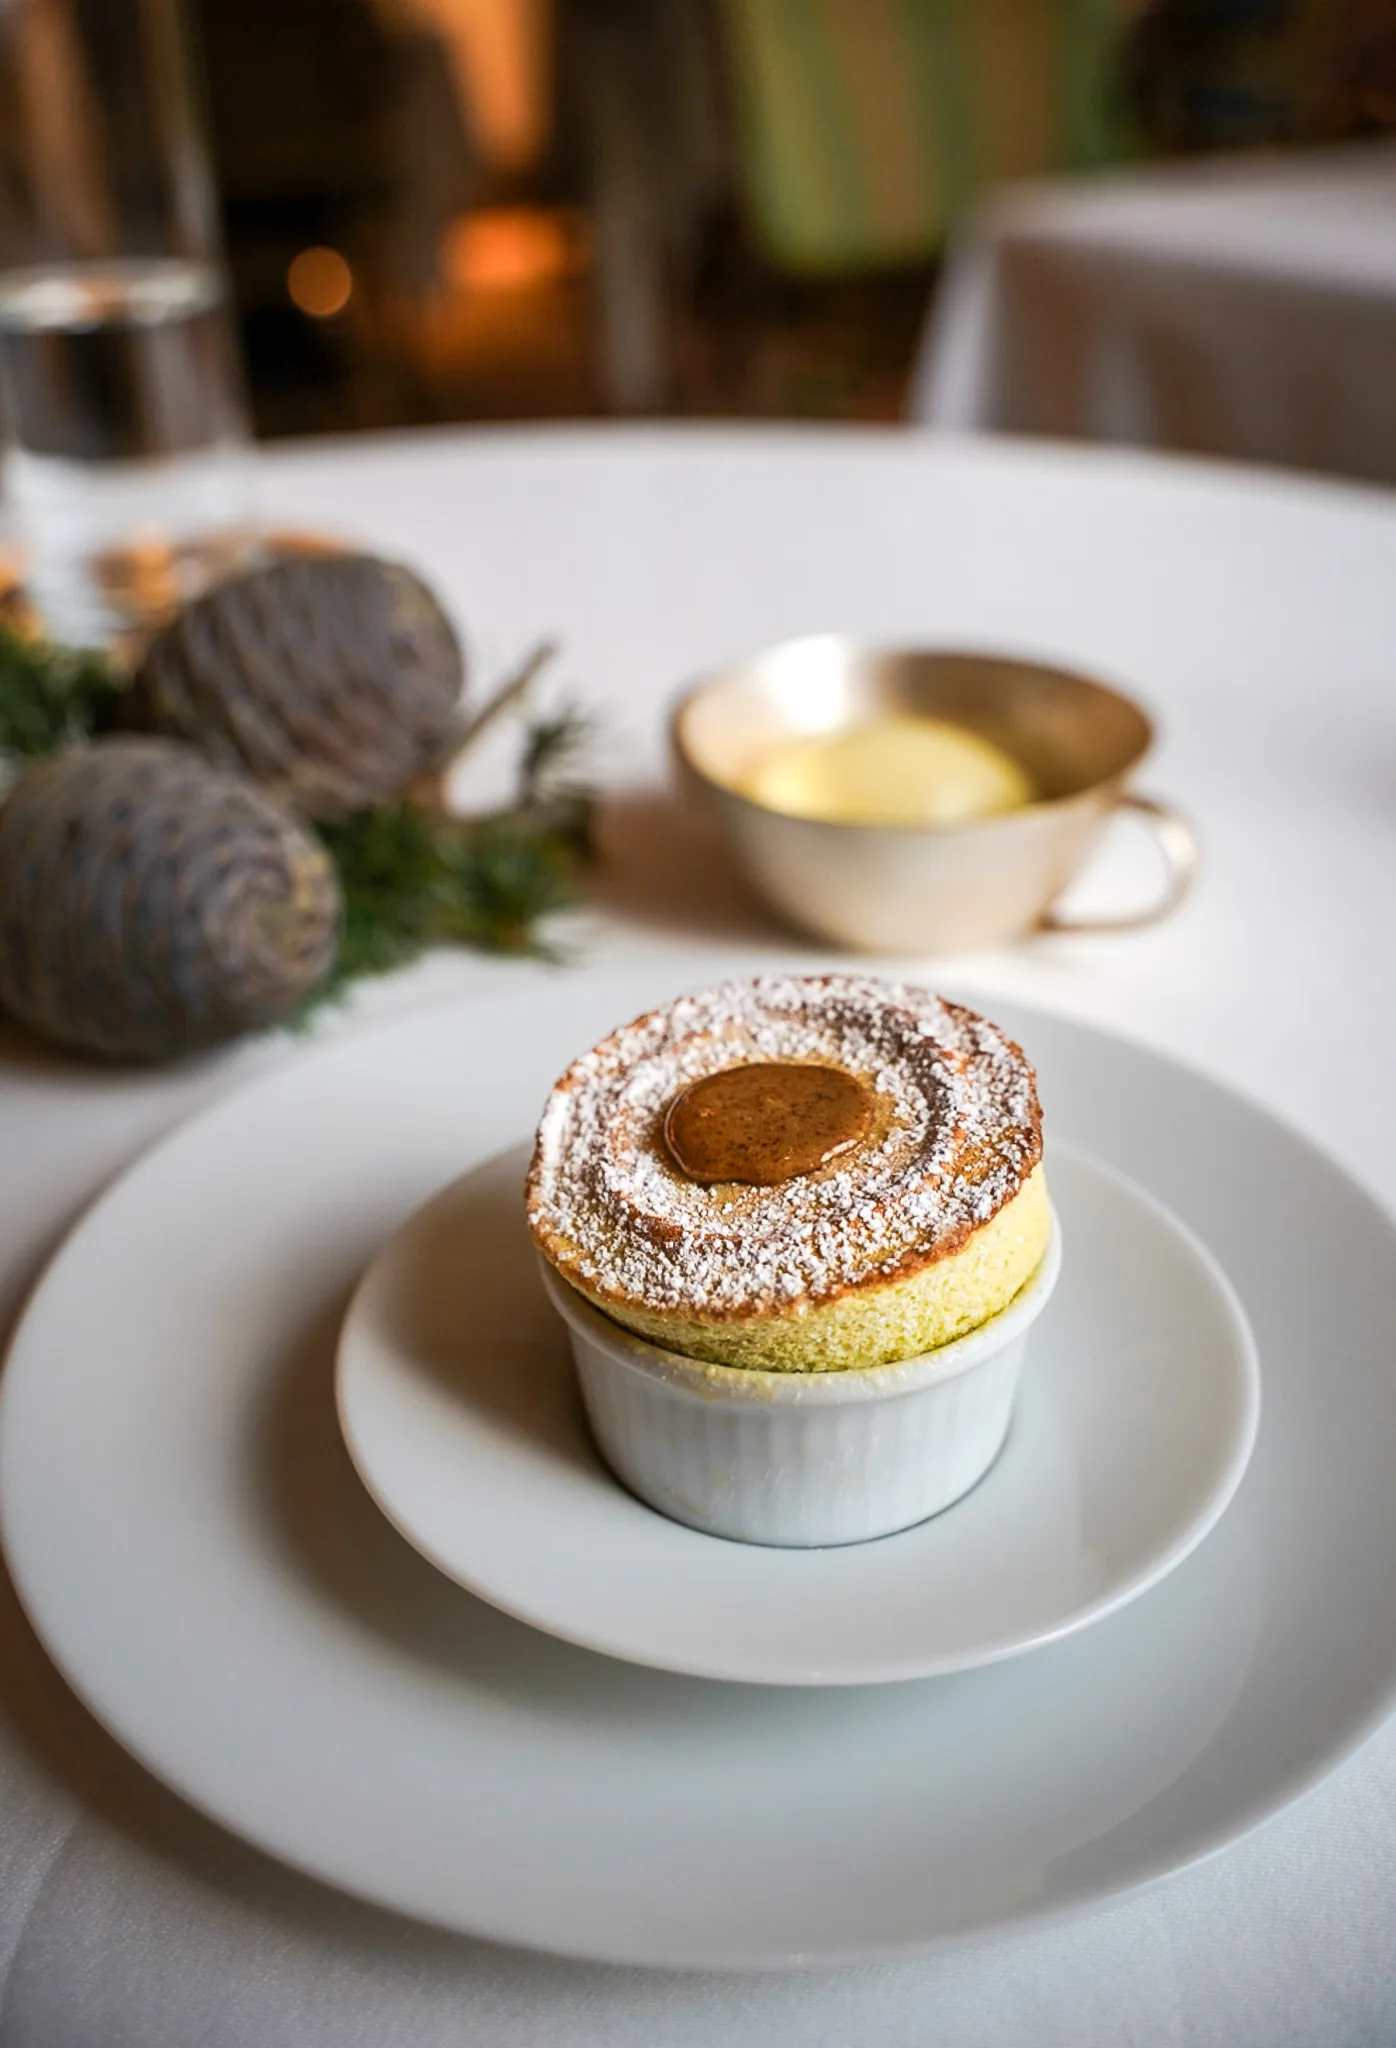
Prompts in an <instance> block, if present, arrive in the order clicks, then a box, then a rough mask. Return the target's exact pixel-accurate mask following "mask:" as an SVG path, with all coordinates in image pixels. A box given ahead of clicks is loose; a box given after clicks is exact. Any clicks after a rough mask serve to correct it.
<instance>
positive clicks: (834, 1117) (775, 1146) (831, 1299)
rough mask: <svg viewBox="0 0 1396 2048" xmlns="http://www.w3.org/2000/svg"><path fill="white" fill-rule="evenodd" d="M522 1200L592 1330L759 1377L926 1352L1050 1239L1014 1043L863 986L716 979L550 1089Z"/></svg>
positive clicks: (1029, 1098) (1002, 1300)
mask: <svg viewBox="0 0 1396 2048" xmlns="http://www.w3.org/2000/svg"><path fill="white" fill-rule="evenodd" d="M527 1205H528V1220H529V1226H530V1229H531V1230H532V1233H533V1237H534V1240H535V1242H536V1244H537V1245H538V1248H539V1250H540V1251H541V1252H542V1254H543V1256H544V1257H545V1258H546V1259H547V1260H548V1261H549V1262H550V1263H551V1265H552V1266H553V1267H554V1268H555V1270H556V1271H557V1272H558V1273H559V1274H560V1275H561V1277H562V1278H563V1279H564V1280H566V1281H567V1282H568V1283H569V1284H570V1285H571V1286H572V1287H574V1288H576V1289H577V1291H578V1292H579V1293H580V1294H582V1295H583V1296H585V1297H586V1299H587V1300H588V1301H590V1302H591V1303H592V1304H593V1305H594V1306H595V1307H596V1308H598V1309H600V1310H601V1311H602V1312H603V1313H604V1314H605V1315H607V1316H610V1317H611V1318H613V1319H614V1321H616V1322H617V1323H620V1324H622V1325H623V1326H624V1327H625V1328H626V1329H628V1330H632V1331H635V1332H636V1333H638V1334H639V1335H640V1336H642V1337H645V1338H647V1339H649V1341H650V1342H652V1343H654V1344H657V1345H660V1346H662V1347H663V1348H664V1349H665V1350H668V1351H676V1352H680V1353H683V1354H685V1355H686V1356H688V1357H690V1358H697V1359H704V1360H707V1361H709V1362H710V1363H713V1364H717V1365H730V1366H741V1367H748V1368H755V1369H758V1370H764V1371H787V1372H834V1371H842V1370H849V1369H854V1368H859V1367H866V1366H874V1365H883V1364H887V1363H890V1362H892V1361H894V1360H898V1359H907V1358H915V1357H919V1356H920V1355H922V1354H923V1353H925V1352H927V1351H931V1350H934V1349H935V1348H936V1347H937V1346H939V1345H941V1344H945V1343H948V1342H949V1341H950V1340H951V1339H952V1338H955V1337H960V1336H963V1335H965V1334H966V1333H967V1332H968V1331H970V1330H972V1329H975V1328H977V1327H978V1326H979V1325H980V1324H981V1323H985V1322H987V1321H988V1320H989V1318H990V1317H992V1316H995V1315H997V1314H998V1313H999V1311H1000V1310H1001V1309H1003V1308H1006V1307H1007V1305H1008V1304H1009V1302H1010V1301H1012V1299H1013V1297H1014V1296H1015V1295H1016V1294H1017V1293H1018V1291H1019V1289H1020V1288H1022V1287H1023V1286H1024V1284H1025V1283H1026V1282H1027V1280H1028V1279H1029V1278H1030V1277H1031V1275H1032V1274H1033V1273H1034V1272H1035V1271H1036V1269H1037V1267H1038V1265H1039V1264H1040V1262H1041V1260H1042V1257H1043V1254H1044V1252H1045V1251H1046V1248H1047V1244H1048V1240H1049V1237H1050V1234H1051V1212H1050V1207H1049V1204H1048V1198H1047V1187H1046V1182H1045V1179H1044V1175H1043V1170H1042V1119H1041V1111H1040V1108H1039V1105H1038V1099H1037V1086H1036V1080H1035V1077H1034V1074H1033V1070H1032V1068H1031V1066H1030V1065H1029V1064H1028V1061H1027V1060H1026V1058H1025V1057H1024V1055H1023V1053H1022V1052H1021V1051H1020V1049H1019V1048H1018V1046H1016V1045H1015V1044H1014V1043H1013V1041H1012V1039H1010V1038H1008V1037H1007V1036H1006V1035H1005V1034H1004V1033H1003V1032H1002V1031H1000V1030H999V1029H998V1028H997V1026H996V1025H994V1024H991V1023H989V1022H988V1021H987V1019H985V1018H983V1017H980V1016H977V1015H976V1014H975V1013H974V1012H973V1011H972V1010H967V1009H964V1008H962V1007H961V1006H960V1005H959V1004H957V1003H950V1002H945V1001H943V1000H942V999H941V998H940V997H938V996H935V995H932V994H930V993H929V992H928V991H927V990H925V989H921V988H916V987H911V986H907V985H902V984H897V983H888V982H883V981H878V980H874V979H873V978H872V977H870V976H863V975H821V976H815V977H808V978H794V977H792V978H779V977H766V978H762V979H760V980H757V981H750V982H732V983H727V984H725V985H723V986H722V987H720V988H714V989H709V990H706V991H704V992H702V993H700V994H698V995H689V996H681V997H680V998H679V999H678V1001H676V1002H673V1003H670V1004H668V1005H667V1006H666V1007H665V1008H663V1009H660V1010H652V1011H650V1012H649V1013H648V1014H647V1015H645V1016H643V1017H637V1018H636V1019H635V1021H634V1022H633V1023H630V1024H625V1025H623V1026H622V1027H621V1028H620V1029H619V1030H618V1031H614V1032H612V1033H611V1035H610V1036H609V1037H608V1038H604V1039H602V1041H601V1043H600V1044H599V1045H597V1046H595V1047H594V1048H593V1049H592V1050H591V1051H590V1052H588V1053H584V1054H583V1055H582V1057H581V1058H580V1059H578V1060H576V1061H574V1062H573V1064H572V1065H571V1066H570V1067H569V1068H568V1069H567V1072H566V1073H565V1074H564V1075H563V1076H562V1078H561V1079H560V1080H559V1082H558V1083H557V1085H556V1087H555V1088H554V1089H553V1091H552V1094H551V1095H550V1096H549V1098H548V1102H547V1106H546V1108H545V1109H544V1112H543V1118H542V1122H541V1124H540V1125H539V1129H538V1139H537V1144H536V1147H535V1150H534V1155H533V1164H532V1167H531V1169H530V1172H529V1177H528V1188H527Z"/></svg>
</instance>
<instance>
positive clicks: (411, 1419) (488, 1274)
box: [337, 1145, 1260, 1685]
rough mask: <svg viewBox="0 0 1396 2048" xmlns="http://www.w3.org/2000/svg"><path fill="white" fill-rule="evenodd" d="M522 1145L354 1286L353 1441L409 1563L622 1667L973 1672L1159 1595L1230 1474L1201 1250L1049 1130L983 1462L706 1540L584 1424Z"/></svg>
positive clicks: (1215, 1510)
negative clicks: (907, 1506)
mask: <svg viewBox="0 0 1396 2048" xmlns="http://www.w3.org/2000/svg"><path fill="white" fill-rule="evenodd" d="M527 1156H528V1155H527V1148H524V1147H521V1148H518V1149H516V1150H514V1151H511V1152H508V1153H505V1154H503V1155H501V1156H500V1157H498V1158H496V1159H494V1160H491V1161H490V1162H489V1163H488V1164H487V1165H485V1166H482V1167H480V1168H478V1169H477V1170H476V1171H475V1172H473V1173H471V1174H468V1175H467V1176H466V1177H465V1178H464V1179H463V1180H461V1181H458V1182H457V1183H456V1184H455V1185H454V1186H453V1187H451V1188H448V1189H447V1190H446V1191H445V1193H444V1194H442V1195H440V1196H438V1197H437V1198H436V1200H435V1201H433V1202H431V1203H430V1204H429V1205H428V1206H427V1207H426V1208H424V1209H422V1210H421V1211H419V1212H418V1214H417V1215H416V1216H415V1217H413V1218H412V1220H411V1221H410V1222H409V1223H408V1224H406V1226H405V1227H404V1228H403V1229H402V1230H401V1231H400V1232H399V1233H398V1234H397V1235H396V1236H395V1237H394V1238H392V1239H391V1241H390V1242H389V1243H388V1244H387V1245H386V1246H385V1248H384V1249H383V1250H382V1251H381V1252H380V1254H379V1256H378V1257H377V1259H376V1260H375V1261H374V1263H373V1265H372V1266H371V1268H370V1269H369V1272H368V1273H367V1275H366V1277H365V1279H364V1280H363V1282H362V1284H361V1286H360V1287H359V1289H358V1292H357V1294H356V1295H355V1297H354V1301H353V1303H352V1306H351V1308H350V1311H349V1314H348V1317H347V1320H346V1322H345V1326H344V1331H343V1335H342V1338H341V1342H340V1349H339V1360H338V1371H337V1394H338V1404H339V1415H340V1423H341V1427H342V1429H343V1432H344V1437H345V1441H346V1443H347V1444H348V1447H349V1451H350V1454H351V1456H352V1458H353V1460H354V1463H355V1465H356V1466H357V1468H358V1471H359V1474H360V1476H361V1477H362V1479H363V1481H364V1483H365V1485H366V1486H367V1487H368V1489H369V1492H370V1493H371V1494H372V1495H373V1497H374V1499H375V1500H376V1501H377V1502H378V1504H379V1506H380V1507H381V1508H382V1510H383V1512H384V1513H385V1514H386V1515H387V1516H388V1518H389V1520H390V1521H392V1522H393V1523H394V1525H395V1526H396V1527H397V1528H398V1529H399V1530H400V1531H401V1533H402V1534H403V1535H404V1536H405V1537H406V1538H407V1539H408V1541H409V1542H410V1543H412V1544H413V1545H414V1546H415V1547H416V1548H417V1549H418V1550H419V1551H421V1553H422V1554H423V1556H425V1557H427V1558H429V1559H430V1560H431V1562H432V1563H433V1564H435V1565H437V1566H438V1567H439V1568H440V1569H441V1570H442V1571H443V1572H445V1573H446V1574H447V1575H448V1576H449V1577H451V1578H453V1579H455V1580H457V1581H458V1582H459V1583H460V1584H461V1585H463V1586H466V1587H468V1588H469V1589H470V1591H471V1592H473V1593H475V1594H478V1595H479V1597H480V1598H481V1599H483V1600H486V1601H489V1602H490V1603H491V1604H492V1605H494V1606H496V1607H499V1608H502V1609H503V1610H504V1611H505V1612H506V1613H508V1614H512V1615H515V1616H517V1617H518V1618H519V1619H521V1620H523V1621H526V1622H529V1623H531V1624H532V1625H533V1626H534V1627H536V1628H539V1629H542V1630H544V1631H546V1632H547V1633H548V1634H550V1635H554V1636H558V1637H561V1638H563V1639H564V1640H567V1641H570V1642H573V1643H579V1644H581V1645H583V1646H584V1647H585V1648H587V1649H591V1650H597V1651H601V1652H603V1653H605V1654H606V1655H609V1656H612V1657H619V1658H623V1659H625V1660H627V1661H628V1662H631V1663H636V1664H646V1665H652V1666H655V1667H658V1668H659V1669H662V1670H668V1671H678V1672H685V1673H689V1674H691V1675H694V1676H697V1677H704V1678H721V1679H737V1680H744V1681H748V1682H753V1683H760V1684H774V1685H869V1684H876V1683H880V1682H883V1681H886V1680H889V1679H904V1678H919V1677H927V1676H932V1675H935V1674H939V1673H944V1672H951V1671H962V1670H966V1669H968V1668H970V1667H972V1666H975V1665H980V1664H989V1663H993V1662H995V1661H997V1660H999V1659H1001V1658H1005V1657H1012V1656H1015V1655H1017V1654H1018V1653H1020V1652H1021V1651H1024V1650H1030V1649H1033V1648H1035V1647H1036V1646H1038V1645H1039V1644H1042V1643H1047V1642H1050V1641H1052V1640H1053V1639H1055V1638H1057V1637H1060V1636H1065V1635H1069V1634H1071V1633H1072V1632H1073V1631H1075V1630H1077V1629H1081V1628H1084V1627H1085V1626H1086V1625H1087V1624H1088V1623H1090V1622H1093V1621H1096V1620H1099V1619H1100V1617H1101V1616H1103V1615H1106V1614H1109V1613H1111V1612H1112V1611H1113V1610H1114V1609H1116V1608H1119V1607H1122V1606H1123V1605H1124V1604H1125V1603H1126V1602H1127V1601H1129V1600H1132V1599H1134V1598H1135V1597H1136V1595H1138V1594H1140V1593H1142V1592H1144V1591H1145V1590H1146V1589H1147V1588H1148V1587H1150V1586H1152V1585H1154V1584H1156V1583H1157V1582H1158V1580H1160V1579H1161V1578H1163V1577H1164V1576H1165V1574H1166V1573H1168V1572H1170V1571H1171V1570H1172V1569H1173V1568H1174V1566H1175V1565H1177V1564H1179V1563H1181V1561H1182V1559H1183V1558H1184V1557H1186V1556H1187V1554H1188V1553H1189V1551H1191V1550H1192V1549H1194V1548H1195V1546H1196V1545H1197V1544H1198V1543H1199V1542H1200V1541H1201V1540H1202V1538H1203V1537H1204V1536H1205V1535H1206V1534H1207V1532H1208V1530H1209V1529H1210V1528H1211V1527H1212V1525H1213V1524H1214V1523H1215V1521H1216V1520H1217V1518H1218V1516H1219V1515H1220V1514H1221V1512H1222V1510H1223V1509H1224V1507H1225V1506H1226V1504H1227V1502H1228V1501H1229V1500H1230V1498H1231V1496H1232V1494H1233V1493H1234V1492H1235V1490H1236V1487H1237V1485H1238V1483H1239V1481H1240V1478H1241V1475H1242V1473H1243V1471H1244V1470H1245V1466H1246V1461H1247V1459H1248V1458H1249V1456H1250V1452H1251V1447H1252V1445H1253V1443H1254V1440H1255V1432H1256V1425H1257V1420H1258V1416H1259V1398H1260V1397H1259V1375H1258V1371H1257V1366H1256V1360H1255V1350H1254V1346H1253V1344H1252V1342H1251V1338H1250V1333H1249V1330H1248V1328H1247V1325H1246V1321H1245V1318H1244V1315H1243V1313H1242V1310H1241V1308H1240V1305H1239V1303H1238V1301H1237V1299H1236V1297H1235V1295H1234V1294H1233V1292H1232V1289H1231V1287H1230V1285H1229V1283H1228V1282H1227V1280H1226V1279H1225V1277H1224V1275H1223V1274H1222V1273H1221V1271H1220V1269H1219V1268H1218V1267H1217V1265H1216V1263H1215V1262H1214V1260H1213V1259H1212V1258H1211V1256H1210V1254H1208V1253H1207V1252H1206V1251H1205V1250H1204V1249H1203V1247H1202V1246H1201V1245H1200V1244H1199V1243H1198V1242H1197V1240H1196V1239H1195V1238H1194V1237H1193V1236H1192V1235H1191V1234H1190V1232H1188V1231H1187V1230H1186V1229H1185V1228H1184V1227H1183V1226H1182V1225H1181V1224H1180V1223H1179V1222H1178V1221H1177V1220H1176V1218H1174V1217H1173V1216H1172V1215H1171V1214H1170V1213H1169V1212H1168V1211H1167V1210H1166V1209H1164V1208H1163V1207H1162V1206H1161V1205H1160V1204H1159V1203H1157V1202H1155V1201H1154V1200H1153V1199H1152V1198H1151V1197H1149V1196H1147V1195H1145V1194H1144V1193H1143V1192H1142V1191H1141V1190H1140V1189H1138V1188H1137V1187H1135V1186H1134V1185H1133V1184H1132V1183H1131V1182H1129V1181H1126V1180H1124V1179H1123V1178H1122V1177H1120V1176H1119V1175H1117V1174H1115V1173H1113V1172H1110V1171H1107V1170H1106V1169H1105V1168H1104V1167H1102V1166H1100V1165H1098V1164H1096V1163H1095V1162H1094V1161H1092V1160H1089V1159H1087V1158H1085V1157H1083V1156H1082V1155H1080V1154H1078V1153H1076V1152H1073V1151H1070V1150H1068V1149H1067V1148H1066V1147H1065V1146H1062V1145H1057V1146H1054V1147H1053V1149H1052V1150H1051V1152H1050V1154H1049V1160H1048V1173H1049V1177H1050V1181H1051V1187H1052V1195H1053V1200H1054V1202H1055V1204H1056V1207H1057V1211H1058V1215H1059V1217H1060V1220H1061V1228H1062V1236H1063V1245H1064V1262H1063V1268H1062V1277H1061V1281H1060V1284H1059V1286H1058V1288H1057V1292H1056V1295H1055V1297H1054V1298H1053V1300H1052V1302H1051V1304H1050V1306H1049V1307H1048V1309H1047V1310H1046V1311H1045V1312H1044V1314H1043V1316H1042V1318H1041V1321H1040V1322H1039V1323H1038V1325H1037V1326H1036V1328H1035V1329H1034V1332H1033V1336H1032V1342H1031V1346H1030V1349H1029V1354H1028V1358H1027V1362H1026V1365H1025V1369H1024V1377H1023V1387H1022V1393H1021V1396H1020V1400H1019V1406H1018V1412H1017V1416H1016V1418H1015V1421H1014V1425H1013V1428H1012V1431H1011V1433H1010V1436H1009V1441H1008V1444H1007V1446H1006V1448H1005V1450H1004V1452H1003V1454H1002V1456H1001V1457H1000V1458H999V1460H998V1462H997V1464H996V1465H995V1466H994V1468H993V1469H992V1470H991V1472H990V1473H989V1474H988V1476H987V1478H985V1479H984V1480H983V1481H982V1482H981V1483H980V1485H979V1486H978V1487H977V1488H976V1489H975V1490H974V1492H973V1493H971V1494H970V1495H969V1496H968V1497H967V1498H966V1499H965V1500H963V1501H961V1502H959V1503H958V1504H957V1505H956V1506H954V1507H952V1508H949V1509H947V1510H946V1511H945V1512H944V1513H943V1514H941V1515H938V1516H936V1517H935V1518H934V1519H933V1520H931V1521H929V1522H925V1523H922V1524H921V1525H920V1527H918V1528H915V1529H911V1530H907V1531H904V1532H903V1533H901V1534H899V1535H896V1536H888V1537H883V1538H881V1539H880V1540H878V1541H876V1542H871V1543H863V1544H857V1545H853V1546H850V1547H848V1548H844V1549H838V1550H814V1551H792V1550H775V1549H762V1548H759V1547H756V1546H753V1545H750V1544H742V1543H729V1542H725V1541H723V1540H721V1539H719V1538H716V1537H712V1536H705V1535H701V1534H699V1533H698V1532H696V1531H695V1530H693V1529H690V1528H686V1527H683V1526H681V1525H680V1524H679V1523H677V1522H671V1521H668V1520H666V1519H665V1518H664V1517H663V1516H662V1515H659V1514H656V1513H655V1512H654V1510H653V1509H651V1508H648V1507H645V1506H643V1505H642V1504H641V1503H640V1502H639V1501H638V1500H636V1499H634V1498H633V1497H632V1496H631V1495H629V1494H628V1493H626V1492H625V1491H624V1490H623V1489H622V1488H621V1487H620V1485H619V1484H618V1483H617V1482H616V1481H615V1480H614V1479H613V1478H612V1477H611V1475H610V1473H609V1471H608V1470H607V1469H606V1467H605V1466H604V1465H603V1464H602V1462H601V1460H600V1458H599V1456H598V1454H597V1452H596V1450H595V1449H594V1447H593V1445H592V1443H591V1440H590V1438H589V1436H588V1434H587V1430H586V1425H585V1422H584V1420H583V1417H582V1411H581V1405H580V1401H579V1398H578V1395H577V1391H576V1387H575V1384H574V1380H573V1373H572V1366H571V1362H570V1358H569V1355H568V1348H567V1340H566V1335H565V1332H564V1330H563V1328H562V1325H561V1324H560V1323H559V1322H558V1320H557V1318H556V1317H555V1315H554V1314H553V1311H552V1310H551V1308H550V1307H549V1306H548V1303H547V1301H546V1299H545V1297H544V1295H543V1291H542V1288H541V1285H540V1283H539V1279H538V1274H537V1269H536V1265H535V1259H534V1253H533V1251H532V1248H531V1246H530V1244H529V1242H528V1238H527V1235H526V1232H525V1228H524V1222H523V1213H522V1197H521V1189H522V1183H523V1175H524V1169H525V1166H526V1164H527Z"/></svg>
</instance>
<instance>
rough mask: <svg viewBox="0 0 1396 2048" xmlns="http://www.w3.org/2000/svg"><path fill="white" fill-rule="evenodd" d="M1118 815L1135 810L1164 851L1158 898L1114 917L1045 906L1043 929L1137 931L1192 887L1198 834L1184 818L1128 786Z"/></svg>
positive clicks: (1163, 914)
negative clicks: (1075, 915)
mask: <svg viewBox="0 0 1396 2048" xmlns="http://www.w3.org/2000/svg"><path fill="white" fill-rule="evenodd" d="M1115 808H1116V815H1118V814H1119V812H1121V811H1132V812H1133V813H1134V815H1135V816H1136V817H1137V818H1139V819H1140V820H1141V822H1142V823H1143V824H1144V826H1145V827H1146V828H1147V830H1148V831H1149V832H1150V833H1151V834H1152V835H1153V839H1154V842H1155V844H1156V845H1157V847H1158V849H1159V852H1160V853H1161V854H1162V855H1163V859H1164V866H1165V869H1166V873H1165V876H1164V883H1163V889H1162V891H1161V893H1160V895H1159V898H1158V900H1157V902H1155V903H1149V904H1146V905H1145V906H1144V908H1143V909H1142V910H1130V911H1125V912H1122V913H1120V914H1118V915H1116V916H1114V917H1110V916H1106V917H1073V916H1072V915H1071V914H1070V913H1069V912H1065V911H1059V910H1046V911H1044V912H1043V914H1042V921H1041V929H1042V930H1043V931H1049V932H1136V931H1141V930H1142V929H1143V928H1144V926H1145V925H1150V924H1158V923H1159V922H1160V921H1161V920H1162V919H1163V918H1165V917H1170V916H1171V915H1172V913H1173V912H1174V911H1175V910H1176V909H1177V908H1178V905H1179V904H1180V903H1181V902H1182V900H1183V898H1184V897H1185V896H1186V895H1187V893H1188V891H1189V889H1191V887H1192V885H1193V882H1194V880H1195V879H1196V876H1197V863H1198V846H1197V835H1196V833H1195V832H1194V831H1193V829H1192V827H1191V825H1189V824H1188V822H1187V820H1186V819H1185V818H1182V817H1180V816H1179V815H1178V813H1177V811H1175V810H1171V809H1170V808H1169V806H1168V805H1167V804H1161V803H1158V802H1156V801H1155V800H1154V798H1153V797H1149V796H1136V795H1135V793H1134V791H1133V790H1126V791H1125V792H1124V794H1123V795H1122V796H1121V797H1120V800H1119V802H1118V804H1117V805H1116V807H1115Z"/></svg>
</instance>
